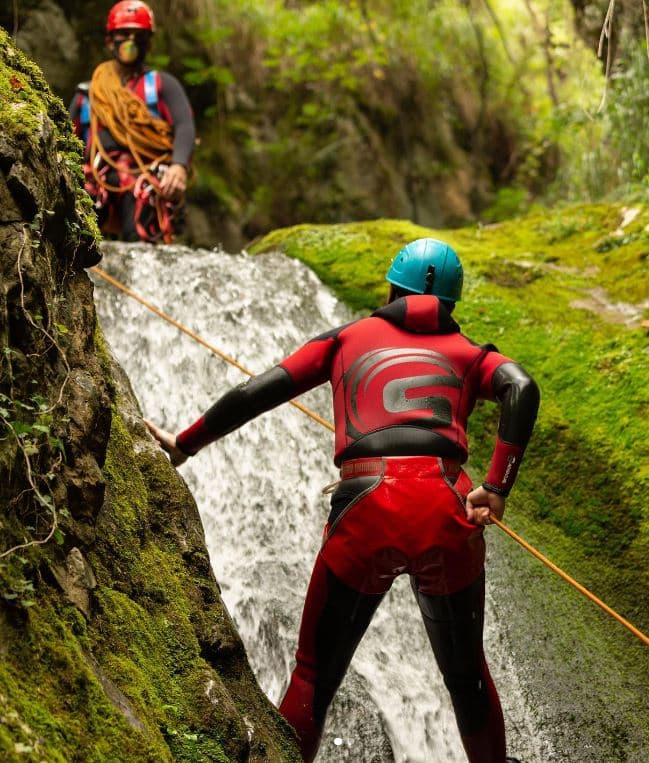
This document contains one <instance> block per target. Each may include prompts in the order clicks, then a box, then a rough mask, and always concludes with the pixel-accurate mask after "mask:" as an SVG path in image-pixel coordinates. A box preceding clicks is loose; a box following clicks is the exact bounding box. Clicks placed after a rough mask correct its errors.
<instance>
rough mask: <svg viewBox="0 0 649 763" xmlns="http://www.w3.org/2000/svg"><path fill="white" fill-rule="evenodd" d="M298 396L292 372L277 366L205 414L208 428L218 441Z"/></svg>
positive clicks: (238, 387) (236, 389) (215, 404)
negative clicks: (265, 412)
mask: <svg viewBox="0 0 649 763" xmlns="http://www.w3.org/2000/svg"><path fill="white" fill-rule="evenodd" d="M294 394H295V384H294V383H293V380H292V379H291V377H290V376H289V374H288V372H287V371H285V370H284V369H283V368H282V367H281V366H274V367H273V368H271V369H270V370H269V371H265V372H264V373H263V374H259V376H253V377H252V379H250V380H249V381H247V382H244V383H243V384H239V385H238V386H237V387H234V388H233V389H231V390H230V391H229V392H226V393H225V395H223V397H222V398H220V399H219V400H217V402H216V403H214V405H213V406H212V407H211V408H210V409H209V411H207V413H206V414H205V424H206V426H207V428H208V429H209V431H210V432H211V433H212V434H213V435H215V437H223V435H226V434H228V432H232V431H233V430H235V429H238V427H240V426H241V425H242V424H245V423H246V422H248V421H250V420H252V419H254V418H255V416H259V414H260V413H264V411H269V410H270V409H271V408H275V407H276V406H278V405H280V404H281V403H285V402H286V401H287V400H290V399H291V397H293V395H294Z"/></svg>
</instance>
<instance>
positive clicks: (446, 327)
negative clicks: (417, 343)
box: [372, 294, 460, 334]
mask: <svg viewBox="0 0 649 763" xmlns="http://www.w3.org/2000/svg"><path fill="white" fill-rule="evenodd" d="M372 315H373V316H374V317H376V318H383V320H386V321H389V322H390V323H392V324H394V325H395V326H399V327H400V328H403V329H405V330H406V331H412V332H414V333H416V334H453V333H455V332H456V331H459V330H460V327H459V326H458V324H457V323H456V322H455V321H454V320H453V318H451V316H450V314H449V312H448V310H447V309H446V308H445V307H444V305H443V304H442V303H441V302H440V300H439V299H438V298H437V297H434V296H431V295H429V294H416V295H413V296H411V297H401V298H400V299H395V300H394V301H393V302H390V303H389V304H388V305H385V306H384V307H381V308H379V309H378V310H376V311H375V312H374V313H372Z"/></svg>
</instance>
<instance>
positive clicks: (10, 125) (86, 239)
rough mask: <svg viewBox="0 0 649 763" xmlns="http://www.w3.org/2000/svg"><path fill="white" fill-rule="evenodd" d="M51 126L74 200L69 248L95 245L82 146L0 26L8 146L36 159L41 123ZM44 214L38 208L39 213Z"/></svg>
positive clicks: (0, 93)
mask: <svg viewBox="0 0 649 763" xmlns="http://www.w3.org/2000/svg"><path fill="white" fill-rule="evenodd" d="M45 120H48V121H49V123H50V125H51V126H52V128H53V134H54V144H55V152H56V153H55V155H56V157H57V159H58V162H59V169H60V171H61V172H62V173H65V174H67V175H69V177H70V179H71V188H72V191H73V193H74V196H75V215H74V216H73V217H72V216H71V218H70V219H68V220H66V225H67V228H68V231H67V232H68V246H69V247H70V248H71V249H75V248H77V247H82V246H94V245H96V244H97V242H98V241H99V240H100V239H101V234H100V232H99V227H98V225H97V218H96V214H95V211H94V208H93V203H92V201H91V199H90V197H89V196H88V194H87V193H86V192H85V191H84V190H83V170H82V159H83V145H82V143H81V142H80V141H79V140H78V139H77V138H76V136H75V135H74V134H73V132H72V126H71V123H70V118H69V116H68V112H67V109H66V108H65V106H64V104H63V102H62V101H61V99H60V98H58V97H57V96H55V95H54V94H53V93H52V92H51V90H50V88H49V86H48V84H47V82H46V80H45V78H44V76H43V73H42V72H41V70H40V69H39V68H38V66H36V64H34V63H33V62H32V61H30V60H29V59H28V58H27V56H25V55H24V54H23V53H22V52H21V51H20V50H19V49H18V48H16V47H15V46H14V45H13V44H12V41H11V38H10V37H9V35H8V34H7V32H6V31H5V30H4V29H2V28H0V124H2V133H3V135H4V136H5V138H6V139H7V140H8V142H9V143H10V144H12V145H13V146H15V147H16V148H18V149H19V150H20V151H21V152H23V153H24V154H33V155H39V154H40V153H41V152H42V149H43V146H42V145H41V144H42V141H43V123H44V121H45ZM43 211H44V210H41V213H42V212H43Z"/></svg>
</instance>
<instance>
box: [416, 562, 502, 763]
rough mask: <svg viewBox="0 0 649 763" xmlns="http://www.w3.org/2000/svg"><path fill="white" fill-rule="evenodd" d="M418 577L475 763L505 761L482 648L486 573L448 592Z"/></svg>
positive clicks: (493, 689) (496, 700) (432, 641)
mask: <svg viewBox="0 0 649 763" xmlns="http://www.w3.org/2000/svg"><path fill="white" fill-rule="evenodd" d="M412 582H413V590H414V592H415V596H416V598H417V602H418V604H419V608H420V610H421V613H422V616H423V619H424V625H425V626H426V632H427V633H428V638H429V640H430V644H431V646H432V648H433V652H434V654H435V659H436V660H437V664H438V665H439V668H440V670H441V672H442V675H443V677H444V683H445V684H446V687H447V688H448V690H449V692H450V695H451V701H452V702H453V708H454V710H455V717H456V720H457V725H458V728H459V730H460V736H461V738H462V744H463V745H464V749H465V750H466V754H467V757H468V759H469V761H470V763H504V761H505V727H504V722H503V714H502V709H501V707H500V700H499V698H498V692H497V691H496V687H495V685H494V682H493V680H492V678H491V675H490V673H489V668H488V667H487V662H486V660H485V656H484V650H483V647H482V631H483V624H484V573H483V574H482V575H481V576H480V577H479V578H478V579H477V580H476V581H475V582H474V583H472V584H471V585H469V586H467V587H466V588H464V589H463V590H461V591H458V592H457V593H453V594H446V595H442V596H433V595H430V594H423V593H421V592H420V591H419V590H418V589H417V583H416V580H413V581H412Z"/></svg>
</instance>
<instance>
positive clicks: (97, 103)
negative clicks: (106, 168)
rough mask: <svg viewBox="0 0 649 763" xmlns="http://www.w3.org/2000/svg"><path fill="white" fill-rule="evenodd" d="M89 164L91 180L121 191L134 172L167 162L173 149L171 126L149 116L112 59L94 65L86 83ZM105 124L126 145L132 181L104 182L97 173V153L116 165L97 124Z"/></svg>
mask: <svg viewBox="0 0 649 763" xmlns="http://www.w3.org/2000/svg"><path fill="white" fill-rule="evenodd" d="M90 107H91V112H90V165H91V166H92V169H93V175H94V177H95V180H96V181H97V182H98V183H99V184H100V185H101V186H103V187H104V188H106V190H108V191H111V192H113V193H125V192H126V191H130V190H132V189H133V187H134V185H135V182H136V177H135V176H136V175H140V174H146V173H151V172H153V170H154V169H155V168H156V167H157V165H159V164H161V163H165V162H169V161H170V160H171V157H172V151H173V127H172V126H171V125H170V124H169V123H168V122H165V120H164V119H159V118H158V117H155V116H153V114H151V112H150V111H149V109H148V108H147V105H146V104H145V103H144V102H143V101H141V100H140V99H139V98H138V97H137V96H136V95H135V93H134V92H133V91H132V90H130V89H129V88H128V87H125V86H124V85H122V83H121V80H120V77H119V74H118V69H117V62H116V61H105V62H104V63H103V64H99V66H98V67H97V68H96V69H95V71H94V73H93V75H92V81H91V83H90ZM100 125H101V126H103V127H105V128H106V129H107V130H108V132H110V134H111V135H112V137H113V138H114V140H115V142H116V143H118V144H119V145H121V146H124V147H125V148H127V149H128V151H129V153H130V154H131V156H132V157H133V159H134V160H135V164H136V166H135V167H133V168H130V169H128V170H127V171H128V172H129V173H130V174H132V175H133V176H134V177H133V182H132V183H130V184H127V185H125V186H123V187H119V186H111V185H108V184H107V183H106V182H105V181H104V180H103V178H101V177H100V175H99V169H98V160H97V157H98V155H99V156H100V157H101V158H102V159H103V160H104V162H106V164H109V165H110V166H111V167H113V168H115V169H119V170H120V171H122V172H123V171H124V167H121V166H120V167H119V168H118V166H117V164H116V163H115V162H114V160H113V159H112V158H111V156H110V154H109V153H108V152H107V151H106V150H105V149H104V147H103V146H102V144H101V140H100V138H99V127H100Z"/></svg>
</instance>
